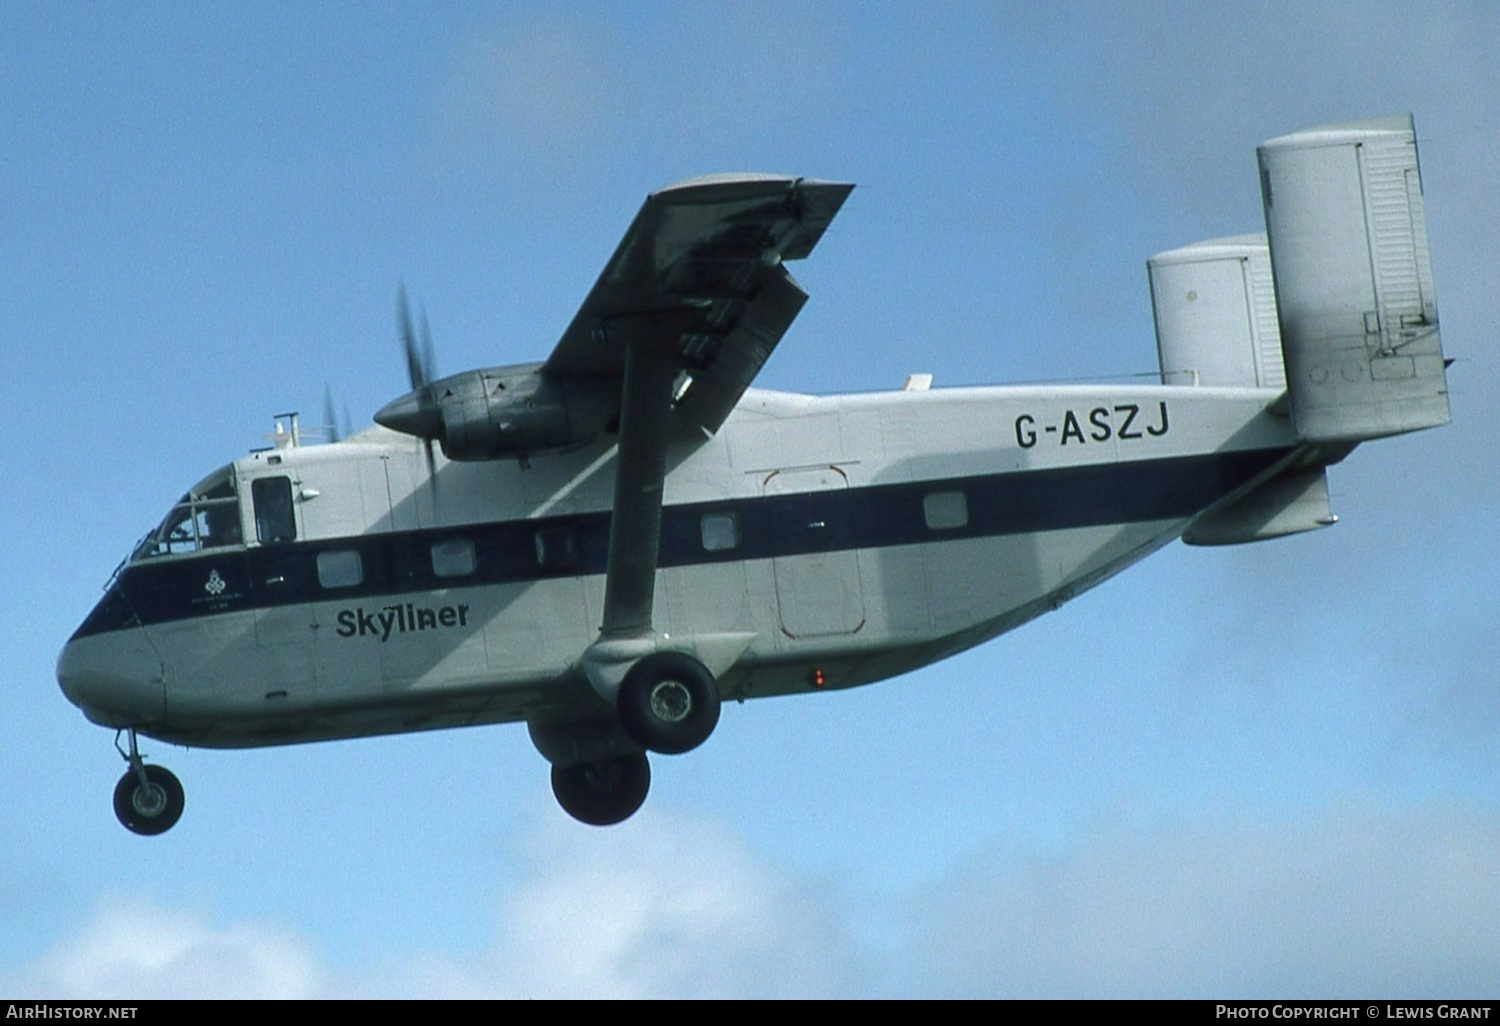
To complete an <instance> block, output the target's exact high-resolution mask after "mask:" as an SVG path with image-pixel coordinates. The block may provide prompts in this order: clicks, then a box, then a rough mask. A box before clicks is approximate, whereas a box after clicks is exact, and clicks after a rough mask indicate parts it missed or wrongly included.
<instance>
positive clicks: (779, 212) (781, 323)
mask: <svg viewBox="0 0 1500 1026" xmlns="http://www.w3.org/2000/svg"><path fill="white" fill-rule="evenodd" d="M853 188H854V186H852V185H848V184H844V183H839V182H819V181H812V180H810V179H805V178H786V177H779V176H770V175H711V176H708V177H705V178H695V179H691V180H689V181H686V182H681V183H678V184H677V185H671V186H668V187H667V188H665V189H662V190H661V191H659V192H656V193H653V194H652V195H651V196H649V197H648V198H647V199H646V202H645V205H644V206H642V207H641V210H640V213H638V214H637V215H636V217H635V221H634V222H632V223H631V225H630V229H629V230H628V231H627V232H626V233H625V237H624V239H622V240H621V241H620V245H619V247H618V248H617V249H616V250H615V253H614V256H612V257H611V258H610V260H609V263H608V264H606V265H605V268H604V272H603V273H602V274H601V275H600V276H599V280H598V282H596V283H595V285H594V287H593V289H592V291H590V292H589V294H588V297H587V298H586V299H585V300H584V301H583V305H582V306H581V307H580V308H579V310H578V314H577V315H576V316H575V317H574V318H573V322H572V324H570V325H569V326H568V330H567V331H566V332H564V333H563V337H562V339H561V340H560V341H559V342H558V344H557V348H556V349H554V350H553V352H552V355H551V356H550V357H548V359H547V362H546V364H545V365H544V366H543V369H542V371H543V374H544V375H550V374H555V375H583V376H591V377H597V376H605V377H616V376H619V377H623V376H624V373H625V365H626V361H627V349H628V341H629V340H630V339H649V340H650V341H649V344H650V345H651V346H653V347H660V348H663V349H665V350H666V351H667V353H668V356H669V359H670V361H671V363H672V364H673V366H674V369H673V371H672V377H673V379H674V381H675V379H676V377H677V375H678V374H679V373H685V374H687V376H688V377H689V378H690V379H691V381H690V383H688V384H687V387H686V390H685V391H683V392H682V393H681V394H680V395H679V396H678V398H677V403H676V411H675V416H676V417H677V418H678V419H680V420H685V421H687V422H690V423H692V424H694V425H696V426H698V427H699V428H701V429H703V430H704V431H706V432H708V433H713V432H715V431H717V430H718V429H719V426H720V425H721V424H723V423H724V419H725V418H726V417H728V416H729V412H730V410H732V409H734V405H735V403H737V402H738V401H739V398H740V396H741V395H742V394H744V391H745V389H746V388H747V387H748V386H749V384H750V382H751V381H752V380H753V379H754V377H755V375H756V374H757V373H758V372H759V370H760V368H761V365H762V364H764V363H765V362H766V359H767V358H768V357H769V356H770V355H771V351H772V350H773V349H774V348H775V347H776V343H777V342H779V341H780V340H781V336H782V335H783V334H784V333H785V332H786V329H787V328H788V326H790V325H791V323H792V321H793V319H795V318H796V316H797V313H798V312H799V311H800V310H801V309H802V304H803V303H804V302H806V301H807V294H806V293H805V292H803V291H802V288H801V286H799V285H798V284H797V282H796V281H795V280H794V279H793V278H792V276H791V275H790V274H788V273H787V271H786V269H785V268H784V267H783V266H782V261H785V260H800V259H802V258H803V257H805V256H807V255H808V254H809V253H811V252H812V249H813V247H814V246H815V245H817V243H818V240H819V239H820V238H822V236H823V232H824V230H825V229H826V228H827V227H828V224H829V222H830V221H832V220H833V217H834V215H835V214H837V213H838V210H839V207H840V206H842V205H843V202H844V199H845V198H846V197H847V196H848V195H849V192H850V190H851V189H853Z"/></svg>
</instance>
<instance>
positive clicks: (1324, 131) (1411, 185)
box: [1257, 116, 1448, 442]
mask: <svg viewBox="0 0 1500 1026" xmlns="http://www.w3.org/2000/svg"><path fill="white" fill-rule="evenodd" d="M1257 152H1258V155H1259V158H1260V173H1261V194H1262V200H1263V202H1264V206H1265V213H1266V232H1267V235H1268V236H1269V239H1270V246H1271V266H1272V272H1273V274H1274V276H1275V281H1276V302H1277V307H1278V311H1279V317H1280V323H1281V344H1282V350H1283V353H1284V355H1285V359H1286V374H1287V388H1288V392H1289V394H1290V397H1291V410H1292V420H1293V423H1294V425H1295V426H1296V429H1297V434H1298V435H1299V436H1301V437H1302V438H1303V439H1304V440H1306V441H1309V442H1352V441H1360V440H1363V439H1368V438H1380V437H1382V436H1385V435H1395V434H1400V433H1402V432H1405V431H1416V430H1419V429H1421V428H1428V427H1436V426H1437V425H1439V424H1446V423H1447V422H1448V387H1447V380H1446V375H1445V373H1444V362H1443V350H1442V345H1441V343H1440V341H1439V338H1438V317H1437V304H1436V302H1435V301H1434V299H1433V290H1432V268H1431V264H1430V261H1429V258H1428V250H1427V228H1426V222H1425V219H1424V217H1423V212H1422V179H1421V173H1420V170H1419V168H1418V165H1417V144H1416V133H1415V130H1414V128H1413V125H1412V120H1411V118H1410V116H1400V117H1393V118H1381V119H1377V120H1373V121H1357V122H1350V123H1348V124H1343V125H1330V126H1327V127H1324V128H1315V129H1310V130H1308V131H1305V132H1297V133H1295V134H1293V135H1287V136H1282V137H1281V138H1279V139H1272V140H1271V141H1270V142H1267V143H1264V144H1262V145H1261V146H1260V148H1259V150H1258V151H1257Z"/></svg>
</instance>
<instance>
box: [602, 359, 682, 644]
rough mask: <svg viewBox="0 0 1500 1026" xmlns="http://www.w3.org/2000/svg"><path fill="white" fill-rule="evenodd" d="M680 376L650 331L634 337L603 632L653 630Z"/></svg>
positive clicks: (620, 633) (632, 633)
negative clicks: (670, 431) (670, 418)
mask: <svg viewBox="0 0 1500 1026" xmlns="http://www.w3.org/2000/svg"><path fill="white" fill-rule="evenodd" d="M676 376H677V369H676V367H675V366H674V364H673V360H672V357H671V353H670V352H669V351H668V350H667V349H665V348H664V347H663V346H661V345H659V344H654V343H653V341H652V340H651V339H650V338H649V337H647V336H646V333H644V332H642V333H641V337H638V338H635V339H632V340H631V341H629V342H628V343H627V352H626V358H625V385H624V390H623V393H622V396H621V402H620V445H619V449H618V451H617V455H616V457H615V505H614V513H613V515H612V516H611V518H610V523H609V564H608V571H607V576H606V578H605V583H604V626H603V627H602V629H601V633H602V635H603V637H604V638H632V637H642V636H650V635H651V634H652V628H651V612H652V605H653V603H654V600H655V597H656V562H657V555H658V550H659V547H660V544H661V501H662V482H663V480H664V479H665V478H666V474H667V445H666V440H667V415H668V413H669V412H670V410H671V400H672V383H673V381H674V380H675V379H676Z"/></svg>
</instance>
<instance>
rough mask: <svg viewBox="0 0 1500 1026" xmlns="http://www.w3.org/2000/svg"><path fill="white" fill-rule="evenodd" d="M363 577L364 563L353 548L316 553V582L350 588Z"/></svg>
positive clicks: (331, 586) (326, 585)
mask: <svg viewBox="0 0 1500 1026" xmlns="http://www.w3.org/2000/svg"><path fill="white" fill-rule="evenodd" d="M364 579H365V569H364V564H363V563H361V562H360V559H359V552H358V551H357V550H355V549H335V550H334V551H332V552H320V553H318V583H319V584H321V585H322V586H323V587H325V588H352V587H354V586H355V585H357V584H360V583H362V582H363V581H364Z"/></svg>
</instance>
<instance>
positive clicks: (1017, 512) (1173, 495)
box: [74, 449, 1291, 638]
mask: <svg viewBox="0 0 1500 1026" xmlns="http://www.w3.org/2000/svg"><path fill="white" fill-rule="evenodd" d="M1290 452H1291V450H1289V449H1254V450H1247V451H1242V452H1225V453H1210V454H1206V455H1201V456H1183V457H1175V458H1172V459H1161V460H1140V461H1135V462H1131V463H1108V464H1102V465H1095V466H1082V467H1062V468H1056V469H1051V470H1033V471H1021V472H1016V473H1008V474H985V475H977V476H972V477H962V478H944V479H940V480H935V481H917V482H909V483H901V484H887V485H868V486H865V487H861V488H852V489H835V490H830V491H821V492H803V493H797V494H790V495H771V496H760V497H755V498H746V499H730V500H722V501H716V502H703V503H690V504H686V505H680V506H669V507H667V508H666V509H664V510H663V511H662V540H661V551H660V557H659V561H660V565H661V566H662V567H678V566H693V565H702V564H709V563H724V562H736V561H741V560H749V559H768V558H772V557H776V556H792V555H800V554H805V553H810V552H826V551H838V550H847V549H878V548H886V547H889V546H895V545H912V544H917V543H920V542H924V541H939V540H942V541H946V540H951V539H955V538H988V537H996V536H1000V535H1010V534H1029V533H1036V532H1041V531H1062V530H1068V529H1071V528H1078V527H1093V526H1101V525H1107V524H1128V523H1141V522H1146V521H1153V520H1174V519H1186V518H1188V517H1191V516H1193V515H1195V514H1197V513H1199V512H1201V511H1202V510H1204V509H1206V508H1207V507H1208V506H1210V505H1212V504H1213V503H1214V502H1217V501H1218V500H1219V499H1221V498H1223V497H1224V496H1226V495H1228V494H1229V493H1230V492H1232V491H1234V490H1235V489H1236V488H1239V487H1240V486H1241V485H1244V484H1245V483H1247V482H1248V481H1250V480H1251V479H1253V478H1255V477H1257V476H1258V475H1260V474H1262V473H1264V472H1265V471H1266V470H1268V469H1270V468H1271V467H1272V466H1273V465H1274V464H1276V463H1277V462H1278V461H1280V460H1282V459H1283V458H1285V457H1286V456H1287V455H1289V454H1290ZM941 492H962V493H963V495H964V499H965V504H966V506H967V512H968V522H967V523H966V524H964V525H963V526H959V527H952V528H945V529H943V530H941V531H934V530H933V529H932V528H930V527H928V526H927V520H926V514H925V507H924V499H925V498H926V497H927V496H929V495H932V494H934V493H941ZM708 513H715V514H732V515H733V517H734V519H735V526H736V527H737V530H738V536H739V538H738V544H737V545H735V546H734V547H733V548H729V549H723V550H719V551H708V550H705V548H704V545H703V528H702V517H703V516H704V514H708ZM814 525H816V526H814ZM453 538H464V539H468V540H469V541H471V542H472V543H473V545H474V551H475V564H476V567H475V571H474V572H473V573H472V574H468V575H465V576H462V577H438V576H436V575H435V574H434V573H433V571H432V556H431V547H432V545H433V543H435V542H439V541H443V540H447V539H453ZM608 544H609V514H608V513H607V512H599V513H581V514H574V515H570V516H556V517H540V518H535V519H526V520H511V521H503V522H499V523H493V524H467V525H464V526H461V527H452V528H438V529H430V530H421V531H404V532H395V533H387V534H369V535H359V536H355V537H351V538H340V539H320V540H318V541H311V542H294V543H291V544H286V545H265V546H260V547H258V548H251V549H241V548H225V549H208V550H205V551H202V552H199V553H195V554H194V555H193V556H191V557H186V558H179V559H170V558H168V559H162V560H160V561H153V560H146V561H143V562H140V563H134V564H131V565H129V566H127V567H126V568H125V569H124V571H122V572H121V574H120V576H119V578H118V579H117V580H116V582H115V584H114V585H113V586H112V587H111V588H110V589H109V591H108V592H106V594H105V596H104V598H103V599H102V600H101V601H100V602H99V604H98V606H96V607H95V608H94V611H93V612H92V613H91V614H89V617H88V618H87V619H86V620H85V621H84V622H83V624H82V626H80V627H79V628H78V631H77V632H76V633H75V634H74V637H75V638H80V637H85V636H88V635H90V634H99V633H103V632H105V631H112V630H119V629H121V628H124V627H130V626H134V625H136V624H138V623H139V624H143V625H149V624H153V623H162V622H166V621H171V620H182V619H188V618H191V617H195V616H205V615H209V614H213V613H224V612H233V611H236V610H244V609H257V608H267V607H272V606H280V605H292V604H296V603H303V602H312V601H331V600H345V599H356V598H368V597H374V596H386V595H397V594H408V593H413V592H425V591H434V590H439V589H446V588H454V587H473V586H477V585H486V584H513V583H522V582H526V581H536V580H543V579H546V578H553V577H572V576H578V575H581V574H602V573H604V568H605V563H606V557H607V555H608V551H607V550H608ZM348 549H356V550H358V551H359V554H360V561H361V566H362V570H363V576H362V580H361V582H360V583H359V584H358V585H355V586H353V587H348V588H324V587H322V586H321V585H320V584H319V582H318V572H317V557H318V554H319V553H321V552H327V551H330V550H348Z"/></svg>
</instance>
